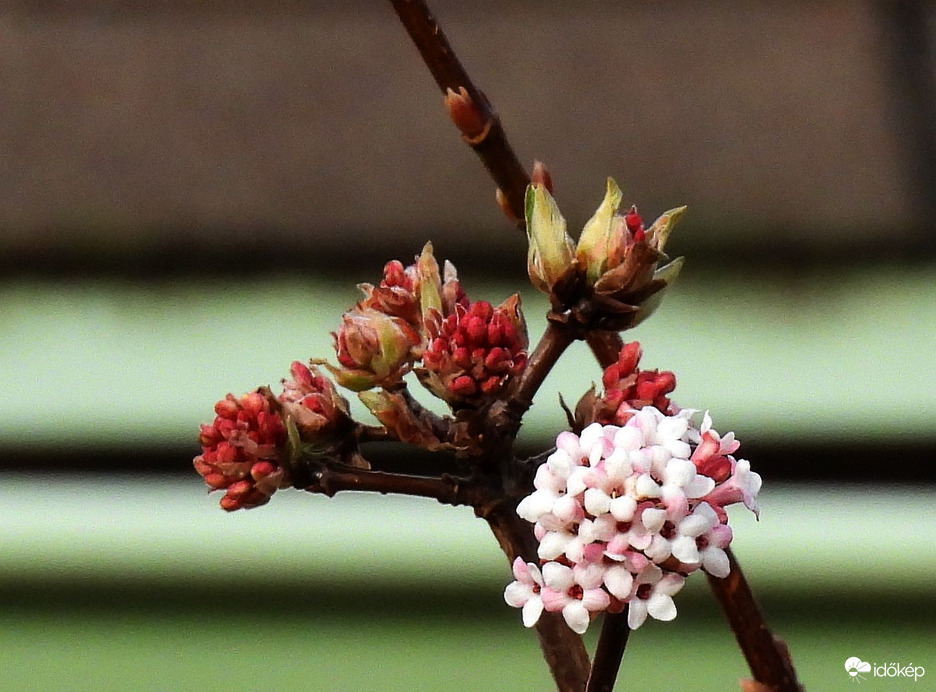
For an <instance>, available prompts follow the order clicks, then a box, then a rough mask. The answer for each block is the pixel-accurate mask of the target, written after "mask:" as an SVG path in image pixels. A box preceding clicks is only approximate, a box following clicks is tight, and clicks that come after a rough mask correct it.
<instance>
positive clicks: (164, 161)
mask: <svg viewBox="0 0 936 692" xmlns="http://www.w3.org/2000/svg"><path fill="white" fill-rule="evenodd" d="M434 7H435V9H436V10H437V13H438V15H439V18H440V20H441V21H442V23H443V26H444V27H445V28H446V29H447V31H448V32H449V34H450V39H451V40H452V42H453V43H454V44H455V47H456V48H457V49H458V50H459V52H460V53H461V55H462V58H463V60H464V61H465V63H466V64H467V66H468V67H469V70H471V71H472V72H473V74H474V76H475V78H476V79H477V80H478V82H479V84H480V86H481V87H482V88H483V89H484V90H485V92H486V93H487V94H488V95H489V96H490V97H491V98H492V100H493V101H494V102H495V104H496V105H497V106H498V109H499V112H500V114H501V116H502V118H503V119H504V122H505V125H506V127H507V130H508V133H509V134H510V135H511V138H512V141H513V142H514V145H515V146H516V147H517V150H518V151H519V152H520V153H521V155H522V156H523V157H524V158H525V159H527V158H529V159H531V158H532V157H533V156H534V155H535V156H539V157H541V158H544V159H545V160H546V161H547V163H548V164H549V165H550V167H551V169H552V172H553V176H554V178H555V179H556V181H557V197H558V200H559V203H560V205H561V206H562V208H563V210H564V211H565V213H566V215H567V216H568V218H569V222H570V229H571V230H572V231H573V232H577V229H578V228H579V227H581V225H582V223H583V222H584V220H585V219H586V218H587V216H588V214H589V213H590V211H591V210H592V209H593V207H594V206H595V205H597V203H598V201H599V199H600V193H601V190H602V189H603V180H604V177H605V176H607V175H613V176H615V177H616V178H617V179H618V180H619V182H621V183H622V185H623V186H624V187H625V190H626V201H628V202H629V201H636V202H638V203H639V204H640V208H641V211H642V212H643V213H644V216H645V218H647V219H648V220H650V219H652V218H653V217H654V216H655V215H656V214H657V213H660V212H662V211H663V210H665V209H667V208H670V207H672V206H675V205H676V204H681V203H686V204H688V205H689V207H690V213H689V214H688V215H687V218H686V220H685V222H683V223H682V225H681V226H680V227H679V228H678V229H677V231H676V233H675V234H674V236H673V238H672V240H671V242H670V247H669V248H668V249H671V250H672V251H673V253H674V254H684V255H686V256H687V260H688V261H687V265H686V269H685V271H684V274H683V276H681V277H680V280H679V282H678V283H677V284H676V285H675V286H674V287H673V288H672V289H671V290H670V292H669V293H668V295H667V297H666V300H665V301H664V303H663V306H662V307H661V309H660V310H659V312H658V313H657V314H656V315H655V316H654V317H653V319H651V320H650V321H648V322H647V323H645V324H643V325H641V326H640V327H639V328H638V329H636V330H635V331H634V332H632V333H631V334H628V335H627V336H628V338H631V339H639V340H640V341H641V342H642V344H643V347H644V351H645V355H644V360H643V364H644V365H645V367H649V368H660V369H668V370H673V371H674V372H675V373H676V375H677V378H678V383H679V384H678V388H677V390H676V394H675V397H674V398H675V400H676V401H677V402H678V403H679V404H680V405H682V406H690V407H698V408H707V409H710V410H711V412H712V415H713V418H714V421H715V427H716V428H717V429H718V430H720V431H722V432H725V431H727V430H734V431H735V432H736V433H737V434H738V437H739V439H740V440H741V441H742V448H741V451H740V453H741V454H742V455H743V456H745V457H747V458H749V459H750V460H751V462H752V465H753V467H754V468H755V469H756V470H758V471H759V472H760V473H761V474H762V475H763V476H764V481H765V484H764V490H763V492H762V513H761V520H760V521H759V522H755V521H754V520H753V518H752V517H750V516H746V515H745V514H744V513H736V515H734V516H733V517H732V523H733V525H735V526H736V531H735V534H736V541H735V546H736V553H737V555H738V558H739V560H740V562H741V563H742V565H743V566H744V567H745V570H746V574H747V575H748V578H749V580H750V582H751V583H752V586H753V588H754V590H755V593H756V594H757V595H758V597H759V599H760V601H761V603H762V605H763V606H764V609H765V611H766V612H767V616H768V620H769V622H770V623H771V624H772V626H774V627H775V631H776V633H777V634H779V635H780V636H782V637H784V638H785V639H786V640H787V642H788V643H789V645H790V649H791V651H792V654H793V658H794V661H795V663H796V666H797V668H798V670H799V673H800V676H801V679H802V681H803V682H804V683H805V685H806V687H807V689H810V690H837V689H846V688H847V687H848V686H849V685H852V683H853V682H854V681H852V680H851V679H850V678H849V677H848V675H847V674H846V673H845V672H844V661H845V660H846V659H847V658H849V657H852V656H858V657H860V658H862V660H865V661H869V662H873V663H875V664H884V663H887V662H899V663H901V664H903V665H909V664H911V663H912V664H915V665H920V666H923V667H924V668H926V669H927V670H929V674H930V676H931V677H932V679H936V655H934V654H933V651H934V650H936V646H934V645H936V626H934V624H933V623H934V618H936V599H934V597H933V591H934V589H933V587H934V583H936V580H934V577H933V575H934V573H936V547H934V546H936V544H934V542H933V536H934V535H936V510H934V503H933V500H932V497H933V491H934V489H936V483H934V481H936V477H934V474H933V464H934V462H936V434H934V431H933V425H932V420H933V416H934V413H936V386H934V384H936V379H934V373H936V300H934V298H936V292H934V286H936V243H934V242H933V238H934V234H933V231H934V229H933V222H932V220H933V218H936V186H934V185H933V181H934V180H936V130H934V123H936V88H934V84H933V82H934V79H933V74H936V61H934V57H933V56H934V54H933V51H932V38H933V35H934V26H936V16H934V14H936V13H934V9H933V7H932V6H931V5H930V4H929V3H925V2H903V3H884V2H880V3H877V2H869V3H855V4H852V3H839V2H816V3H809V4H808V5H804V4H797V5H796V6H795V7H794V6H786V5H784V6H774V5H769V4H759V5H751V6H746V7H745V8H743V9H738V8H736V7H728V6H725V7H722V6H721V5H718V4H714V5H706V6H704V7H703V6H691V5H689V4H678V3H677V4H670V5H666V6H652V7H651V6H647V7H643V6H637V5H634V6H630V5H616V6H614V7H610V8H609V7H608V6H607V5H606V4H605V3H597V2H585V3H581V4H576V6H575V8H574V9H572V8H570V7H567V6H561V7H560V6H558V5H557V6H554V7H550V8H547V9H544V10H542V11H540V10H538V11H537V12H535V13H534V12H532V11H531V10H530V9H529V8H527V7H526V6H525V4H524V3H518V2H504V3H496V4H495V3H477V4H475V3H472V4H465V3H456V2H454V1H453V0H443V1H441V2H439V3H437V4H436V3H434ZM0 32H2V34H3V35H4V36H6V37H8V39H9V40H7V41H4V42H2V45H0V83H4V84H7V85H9V94H10V99H9V105H10V107H9V109H8V113H7V114H6V115H5V118H4V119H3V122H2V124H0V147H2V149H3V151H4V152H5V156H4V157H0V230H2V233H0V377H2V384H3V388H2V391H3V392H4V393H5V396H4V397H2V398H0V444H2V445H3V449H4V450H5V452H6V453H5V454H3V455H0V465H2V467H3V475H2V480H0V624H2V626H0V688H2V689H10V690H84V689H94V690H168V689H205V690H214V689H218V690H220V689H231V688H236V689H245V690H269V689H276V690H339V691H345V690H347V691H356V690H381V691H382V690H438V689H456V690H492V689H503V690H533V689H544V688H548V687H549V685H550V682H549V677H548V672H547V670H546V667H545V665H544V663H543V662H542V660H541V658H540V655H539V653H538V648H537V645H536V638H535V636H534V635H533V634H532V633H531V632H530V631H527V630H525V629H524V628H523V627H522V626H521V624H520V618H519V613H517V612H516V611H514V610H512V609H510V608H508V607H507V606H506V605H505V604H504V603H503V599H502V592H503V588H504V586H505V584H506V583H507V582H508V581H509V580H510V572H509V566H508V565H507V563H506V560H505V559H504V558H503V556H502V555H501V554H500V553H499V551H498V549H497V546H496V543H495V542H494V540H493V539H492V537H491V536H490V535H489V533H488V531H487V528H486V526H485V525H484V523H483V522H480V521H478V520H477V519H475V518H474V517H473V516H472V515H471V513H470V511H466V510H464V509H452V508H448V507H443V506H441V505H438V504H435V503H432V502H428V501H422V500H419V499H413V498H399V497H371V496H359V495H353V494H349V495H339V496H338V497H335V498H333V499H327V498H324V497H319V496H310V495H306V494H302V493H298V492H292V491H290V492H282V493H279V494H278V495H277V496H276V497H275V499H274V501H273V502H271V504H270V505H269V506H267V507H264V508H262V509H259V510H256V511H251V512H239V513H235V514H233V515H227V514H225V513H223V512H221V511H220V510H219V509H218V508H217V498H216V497H215V496H208V495H207V494H206V492H205V489H204V487H203V485H202V483H201V481H200V479H199V478H198V477H197V475H196V474H195V473H194V472H193V471H192V470H191V458H192V456H193V455H194V454H195V453H196V452H197V445H196V442H195V435H196V432H197V424H198V423H199V422H200V421H204V420H206V419H209V418H210V417H211V411H212V409H211V407H212V405H213V403H214V401H216V400H217V399H218V398H220V397H222V396H223V395H224V394H225V393H226V392H229V391H231V392H235V393H237V392H242V391H246V390H249V389H252V388H254V387H256V386H258V385H260V384H275V383H277V382H278V381H279V379H280V378H281V377H283V376H284V375H285V374H286V373H287V369H288V365H289V363H290V362H291V361H292V360H294V359H301V360H304V359H307V358H309V357H327V356H329V355H331V338H330V336H329V331H330V330H332V329H334V328H335V327H336V326H337V324H338V322H339V316H340V314H341V312H342V311H343V310H345V309H347V308H348V307H350V305H352V304H353V303H354V301H355V300H357V297H358V292H357V291H356V289H355V287H354V285H355V284H356V283H357V282H361V281H376V280H377V279H378V278H379V276H380V269H381V266H382V264H383V263H384V262H385V261H386V260H387V259H390V258H394V257H395V258H399V259H401V260H403V261H405V262H406V261H408V260H409V258H410V257H412V256H413V255H415V254H416V253H417V252H418V251H419V249H420V248H421V246H422V243H423V242H424V241H425V240H427V239H430V238H431V239H432V240H433V242H434V244H435V247H436V254H437V256H439V257H440V258H449V259H452V260H453V261H454V262H455V264H456V265H457V266H458V268H459V275H460V278H461V279H462V282H463V285H464V287H465V288H466V290H467V291H468V293H469V295H470V297H471V298H472V299H487V300H491V301H497V302H499V301H500V300H502V299H504V298H505V297H506V296H507V295H509V294H510V293H512V292H513V291H516V290H522V292H523V306H524V311H525V313H526V316H527V321H528V323H529V325H530V330H531V336H532V338H533V340H534V341H535V339H536V337H537V336H538V335H539V334H540V333H541V332H542V329H543V321H542V316H543V314H544V313H545V310H546V301H545V300H544V299H543V298H542V297H541V296H539V295H537V294H535V292H534V291H533V289H532V288H529V287H528V284H527V282H526V279H525V275H524V266H525V257H524V247H523V237H522V234H520V233H516V232H514V231H513V229H511V228H510V226H509V225H508V224H505V223H504V222H503V219H502V218H500V216H499V212H498V211H497V209H496V207H495V205H494V204H491V203H490V202H489V200H490V199H491V197H492V195H491V183H490V181H489V180H488V179H487V177H486V174H485V173H484V171H483V169H482V168H481V166H480V165H478V163H477V161H475V160H474V158H473V155H472V154H471V152H470V151H469V150H468V148H467V147H465V146H464V144H463V143H462V142H460V141H459V137H458V136H457V134H456V133H455V131H454V130H453V129H452V127H451V125H450V124H449V123H448V122H447V121H446V118H445V116H444V113H443V111H442V109H441V107H440V104H439V95H438V93H436V92H435V91H434V88H433V86H432V84H431V82H430V79H429V77H428V76H427V75H426V74H425V73H424V68H423V67H422V66H421V64H420V63H419V60H418V58H417V56H416V52H415V51H414V50H413V48H412V46H410V45H408V43H407V41H406V39H405V37H404V35H403V33H402V30H400V28H399V27H398V26H397V24H396V20H395V19H394V18H393V16H392V14H391V13H390V11H389V9H388V8H387V7H384V6H382V5H380V4H374V5H370V4H368V5H367V6H366V8H365V7H364V6H362V7H361V8H355V9H351V10H349V9H348V7H346V6H335V5H333V4H330V3H298V2H291V1H290V0H276V1H274V2H271V3H264V4H263V5H262V6H260V5H254V4H251V3H232V4H231V5H230V6H229V7H227V6H225V7H221V6H216V5H214V4H212V3H199V2H194V3H192V2H187V3H183V2H181V1H176V0H169V1H167V2H164V3H158V4H153V5H143V4H138V3H112V2H106V1H105V0H84V1H83V2H80V3H43V4H37V3H29V2H22V3H11V4H9V5H8V6H4V7H3V8H0ZM728 46H730V47H731V49H730V50H727V49H726V47H728ZM609 76H611V77H609ZM612 77H613V78H612ZM583 124H587V126H585V127H583ZM599 378H600V370H599V369H598V367H597V365H595V363H594V360H593V358H592V357H591V355H590V354H589V352H588V351H587V349H586V348H585V347H584V346H582V345H576V346H574V347H573V348H572V349H571V350H570V352H569V353H568V354H567V356H566V357H565V358H564V359H563V361H562V362H561V363H560V365H559V367H557V368H556V370H555V371H554V372H553V373H552V374H551V375H550V377H549V378H548V379H547V381H546V383H545V385H544V387H543V389H542V391H541V393H540V395H539V397H538V398H537V403H536V404H535V406H534V408H533V410H532V411H531V413H530V415H529V417H528V419H527V420H526V421H525V424H524V428H523V431H522V433H521V443H522V445H523V448H524V450H527V451H530V452H537V451H540V450H542V449H544V448H546V447H548V446H550V444H551V441H550V440H551V438H552V437H553V436H554V435H555V433H556V431H557V430H559V429H561V428H562V427H563V424H564V420H565V419H564V415H563V413H562V411H561V408H560V407H559V405H558V398H559V395H560V394H561V395H562V396H563V397H564V398H565V400H566V401H567V402H570V403H573V402H575V401H576V400H577V398H578V397H579V396H580V395H581V394H582V393H583V392H584V391H585V389H587V387H588V386H589V384H590V383H591V382H592V381H595V380H598V379H599ZM355 410H356V411H357V412H358V413H359V414H361V416H364V415H365V414H364V413H363V410H362V408H361V407H357V408H356V409H355ZM374 453H375V455H378V456H379V457H380V458H381V459H382V460H384V461H388V462H393V463H402V464H406V463H411V464H417V463H419V462H418V460H410V459H403V460H400V459H395V458H394V455H393V452H392V451H391V450H388V449H384V448H382V449H377V450H375V452H374ZM677 606H678V608H679V611H680V615H679V617H678V618H677V619H676V621H674V622H673V623H668V624H663V623H657V622H650V623H648V624H647V625H646V626H644V627H643V628H642V629H640V630H639V631H638V632H637V633H636V634H635V635H634V636H633V637H632V638H631V642H630V644H629V646H628V649H627V653H626V655H625V661H624V666H623V673H622V677H621V685H620V687H621V689H635V688H641V689H659V690H671V689H692V690H703V691H705V690H725V689H735V688H736V687H735V685H736V682H737V680H738V678H740V677H743V676H745V675H746V671H745V664H744V661H743V659H742V658H741V656H740V654H739V653H738V651H737V648H736V646H735V645H734V643H733V640H732V635H731V632H730V630H729V629H728V628H727V625H726V624H725V621H724V619H723V617H722V616H721V614H720V613H719V612H718V608H717V605H716V604H715V603H714V601H713V599H712V598H711V597H710V595H709V593H708V591H707V588H706V584H705V580H704V579H702V578H701V577H697V578H695V579H693V580H690V584H689V585H688V586H687V588H686V589H685V591H684V592H683V593H681V594H680V596H679V598H678V600H677ZM592 630H593V631H592V632H590V635H589V636H590V639H589V642H590V643H591V644H593V642H594V635H595V634H596V632H597V630H598V627H597V623H596V624H595V625H594V626H593V627H592ZM866 684H867V685H868V686H869V688H872V689H884V688H886V689H911V686H912V689H936V687H933V683H927V682H926V681H925V679H924V680H922V681H919V682H917V683H913V682H912V681H911V682H908V681H905V680H893V679H889V680H880V679H870V680H867V681H866Z"/></svg>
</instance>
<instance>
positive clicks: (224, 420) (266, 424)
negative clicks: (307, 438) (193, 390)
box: [193, 388, 286, 512]
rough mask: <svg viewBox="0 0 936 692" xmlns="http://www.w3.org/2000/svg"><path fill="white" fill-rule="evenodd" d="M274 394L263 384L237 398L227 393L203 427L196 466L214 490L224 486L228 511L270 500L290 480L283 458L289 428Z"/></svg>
mask: <svg viewBox="0 0 936 692" xmlns="http://www.w3.org/2000/svg"><path fill="white" fill-rule="evenodd" d="M271 397H272V395H271V394H270V392H269V390H266V389H265V388H264V389H260V390H257V391H255V392H250V393H248V394H244V395H243V396H241V397H240V398H239V399H238V398H235V397H234V395H232V394H228V395H227V397H225V398H224V399H222V400H221V401H219V402H218V403H217V404H215V413H216V414H217V416H216V417H215V419H214V422H212V423H211V424H203V425H202V426H201V428H200V434H199V442H200V443H201V446H202V453H201V454H199V455H198V456H197V457H195V459H194V460H193V465H194V466H195V470H196V471H197V472H198V473H199V474H200V475H201V476H202V477H203V478H204V479H205V482H206V483H207V484H208V486H209V487H210V488H211V489H212V490H225V491H226V492H225V495H224V497H223V498H222V499H221V507H222V509H224V510H226V511H229V512H230V511H233V510H235V509H250V508H252V507H259V506H260V505H263V504H266V503H267V502H268V501H269V499H270V496H271V495H272V494H273V493H274V492H276V490H277V488H280V487H282V486H283V485H285V484H286V479H285V472H284V470H283V468H282V467H281V466H280V462H279V453H280V452H279V450H280V447H281V446H282V445H283V443H284V442H285V440H286V428H285V426H284V425H283V421H282V419H281V418H280V416H279V415H278V414H277V413H276V412H275V411H274V410H273V408H272V407H271V402H270V398H271Z"/></svg>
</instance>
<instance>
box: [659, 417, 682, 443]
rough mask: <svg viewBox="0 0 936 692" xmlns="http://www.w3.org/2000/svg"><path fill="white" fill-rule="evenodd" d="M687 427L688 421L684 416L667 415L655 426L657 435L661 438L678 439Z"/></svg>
mask: <svg viewBox="0 0 936 692" xmlns="http://www.w3.org/2000/svg"><path fill="white" fill-rule="evenodd" d="M688 428H689V421H687V420H686V419H685V418H676V417H671V416H668V417H666V418H664V419H663V420H661V421H660V424H659V425H658V426H657V435H659V436H660V438H662V439H671V440H678V439H679V438H681V437H682V436H683V435H684V434H685V433H686V430H687V429H688Z"/></svg>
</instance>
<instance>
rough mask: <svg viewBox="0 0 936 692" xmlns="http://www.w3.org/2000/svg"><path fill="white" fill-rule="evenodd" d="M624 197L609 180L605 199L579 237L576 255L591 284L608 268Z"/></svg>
mask: <svg viewBox="0 0 936 692" xmlns="http://www.w3.org/2000/svg"><path fill="white" fill-rule="evenodd" d="M622 197H623V193H622V192H621V188H619V187H618V185H617V183H616V182H614V178H608V181H607V189H606V190H605V196H604V199H603V200H602V201H601V205H600V206H599V207H598V210H597V211H596V212H595V213H594V215H593V216H592V217H591V218H590V219H589V220H588V223H586V224H585V228H583V229H582V235H581V236H579V241H578V246H577V247H576V249H575V254H576V257H577V258H578V260H579V262H580V263H581V264H583V265H585V267H586V274H587V277H588V281H589V283H594V282H595V281H597V280H598V277H599V276H601V275H602V274H603V273H604V271H605V268H606V267H607V264H608V242H609V239H610V238H609V236H610V234H611V229H612V227H613V221H614V214H615V212H617V210H618V207H619V206H620V204H621V198H622Z"/></svg>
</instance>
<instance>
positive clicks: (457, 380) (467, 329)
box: [423, 298, 527, 404]
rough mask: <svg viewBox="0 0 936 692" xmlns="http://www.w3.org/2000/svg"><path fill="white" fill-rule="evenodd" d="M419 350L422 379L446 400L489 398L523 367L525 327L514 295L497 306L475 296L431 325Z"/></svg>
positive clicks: (467, 401)
mask: <svg viewBox="0 0 936 692" xmlns="http://www.w3.org/2000/svg"><path fill="white" fill-rule="evenodd" d="M430 335H431V339H430V341H429V345H428V347H427V348H426V351H425V353H423V366H424V368H423V373H424V374H426V375H428V377H427V378H426V379H424V382H425V383H426V384H427V386H429V388H430V389H431V390H432V391H433V392H435V393H436V394H437V395H438V396H440V397H442V398H443V399H445V400H446V401H448V402H449V403H453V404H457V403H473V402H476V401H477V400H479V399H481V398H484V397H489V396H492V395H494V394H496V393H497V392H499V391H500V389H501V388H502V387H503V386H504V384H505V382H506V381H507V379H508V378H509V377H510V376H512V375H517V374H519V373H520V372H521V371H522V370H523V368H524V367H525V366H526V361H527V354H526V350H525V349H526V345H527V344H526V329H525V328H524V327H523V324H522V321H520V318H519V305H517V300H516V298H511V299H508V301H507V302H506V303H505V304H504V305H502V306H500V307H497V308H495V307H492V306H491V304H490V303H487V302H485V301H482V300H479V301H477V302H475V303H472V304H471V306H470V307H468V308H467V309H466V308H465V307H463V306H462V305H458V306H457V307H456V309H455V312H454V313H452V314H451V315H449V316H448V317H446V318H444V319H442V320H440V321H439V322H437V323H436V324H435V325H433V326H432V327H431V328H430Z"/></svg>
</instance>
